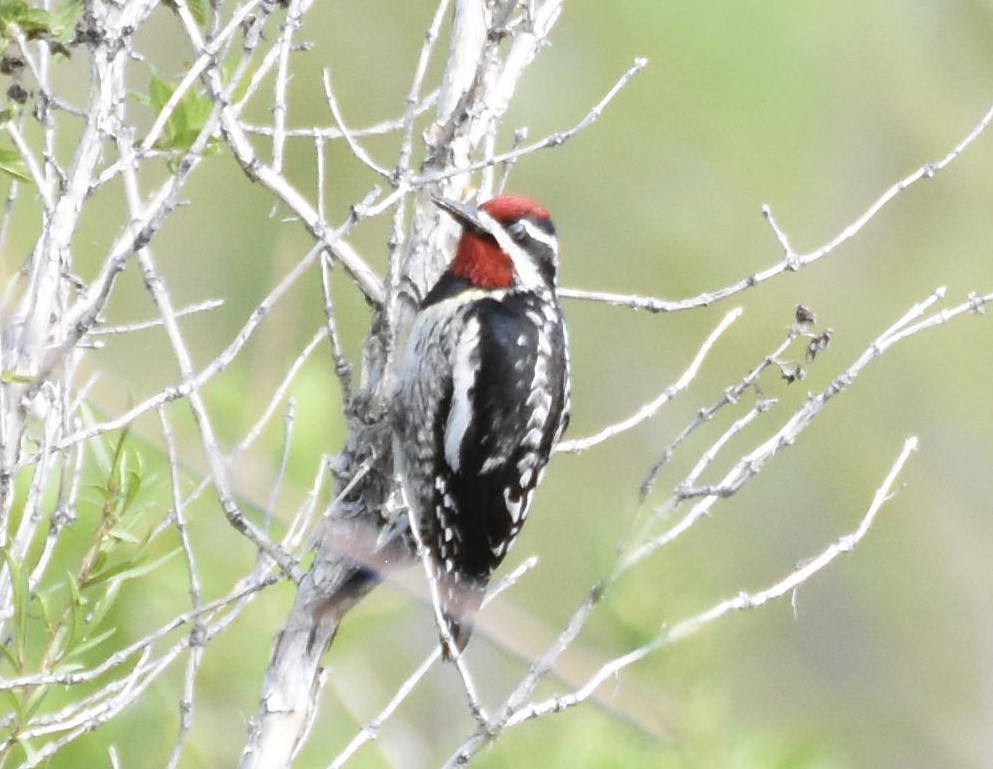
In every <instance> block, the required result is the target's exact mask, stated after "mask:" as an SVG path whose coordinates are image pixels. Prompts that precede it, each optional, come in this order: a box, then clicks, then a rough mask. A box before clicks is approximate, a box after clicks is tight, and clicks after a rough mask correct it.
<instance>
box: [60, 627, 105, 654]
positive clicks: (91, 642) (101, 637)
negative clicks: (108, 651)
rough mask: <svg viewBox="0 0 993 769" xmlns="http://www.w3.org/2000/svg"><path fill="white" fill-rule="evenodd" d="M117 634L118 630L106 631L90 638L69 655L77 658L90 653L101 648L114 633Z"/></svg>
mask: <svg viewBox="0 0 993 769" xmlns="http://www.w3.org/2000/svg"><path fill="white" fill-rule="evenodd" d="M116 632H117V628H114V627H111V628H107V629H106V630H104V631H103V632H102V633H97V634H96V635H93V636H90V637H89V638H87V639H86V640H85V641H83V642H82V643H81V644H79V646H77V647H75V648H74V649H73V650H72V651H71V652H70V653H69V654H70V656H73V657H76V656H79V655H80V654H84V653H85V652H88V651H89V650H90V649H92V648H94V647H95V646H99V645H100V644H102V643H103V642H104V641H106V640H107V639H108V638H110V637H111V636H112V635H114V633H116Z"/></svg>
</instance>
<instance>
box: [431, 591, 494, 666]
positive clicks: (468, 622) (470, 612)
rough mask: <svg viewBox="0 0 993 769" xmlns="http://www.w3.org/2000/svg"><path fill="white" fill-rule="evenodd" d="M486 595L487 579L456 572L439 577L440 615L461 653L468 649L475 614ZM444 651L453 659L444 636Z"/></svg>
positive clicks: (446, 656)
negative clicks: (473, 578)
mask: <svg viewBox="0 0 993 769" xmlns="http://www.w3.org/2000/svg"><path fill="white" fill-rule="evenodd" d="M485 595H486V583H485V582H481V581H476V580H472V579H467V578H466V577H457V576H455V575H454V574H444V575H442V576H440V577H439V579H438V596H439V598H440V600H441V616H442V619H443V620H444V622H445V627H446V628H447V629H448V632H449V633H450V634H451V636H452V641H454V643H455V648H456V649H457V650H458V652H459V654H461V653H462V652H463V651H465V647H466V645H467V644H468V643H469V639H470V638H471V637H472V631H473V627H474V625H475V622H476V614H477V613H478V612H479V607H480V606H481V605H482V603H483V597H484V596H485ZM441 650H442V656H443V657H444V659H446V660H451V659H452V655H451V653H450V651H449V648H448V644H447V643H445V637H444V635H442V637H441Z"/></svg>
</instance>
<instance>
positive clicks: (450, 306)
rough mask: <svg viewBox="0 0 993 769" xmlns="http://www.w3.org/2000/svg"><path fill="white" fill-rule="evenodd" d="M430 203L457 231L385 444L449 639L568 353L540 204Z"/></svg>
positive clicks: (550, 442) (548, 433)
mask: <svg viewBox="0 0 993 769" xmlns="http://www.w3.org/2000/svg"><path fill="white" fill-rule="evenodd" d="M435 202H436V204H437V205H438V206H440V207H441V208H442V209H444V210H445V211H447V212H448V213H449V214H451V215H452V216H453V217H454V218H455V219H456V220H457V221H458V222H459V224H460V225H461V226H462V235H461V238H460V240H459V243H458V247H457V250H456V252H455V258H454V259H453V260H452V262H451V264H449V266H448V268H447V269H446V271H445V272H444V274H443V275H442V276H441V278H439V280H438V282H437V283H435V285H434V286H433V287H432V288H431V290H430V291H429V292H428V294H427V295H426V296H425V297H424V300H423V301H422V302H421V304H420V307H419V308H418V312H417V315H416V316H415V319H414V322H413V326H412V328H411V331H410V336H409V338H408V341H407V346H406V350H405V354H404V357H403V362H402V367H401V371H400V376H399V384H398V390H397V393H396V397H395V400H394V420H395V455H396V457H397V460H398V469H399V473H400V477H401V481H402V484H403V489H404V495H405V497H406V501H407V504H408V506H409V511H410V519H411V523H412V525H413V526H415V527H416V531H417V533H418V535H419V538H420V540H421V542H422V543H423V545H424V547H425V549H426V550H427V552H428V557H429V561H430V565H431V570H432V572H433V577H434V579H435V581H436V584H437V586H438V596H439V602H440V604H441V610H442V614H443V617H444V621H445V623H446V625H447V627H448V629H449V631H450V633H451V635H452V638H453V640H454V642H455V645H456V647H457V648H458V649H459V651H461V650H463V649H464V648H465V646H466V644H467V643H468V641H469V636H470V634H471V632H472V622H473V618H474V616H475V614H476V612H477V611H478V609H479V606H480V604H481V602H482V600H483V596H484V594H485V591H486V586H487V583H488V582H489V580H490V577H491V575H492V574H493V571H494V570H495V569H496V568H497V567H498V566H499V565H500V563H501V561H503V558H504V556H505V555H506V554H507V550H508V549H509V548H510V546H511V545H512V544H513V542H514V540H515V538H516V537H517V535H518V533H519V532H520V529H521V526H522V525H523V523H524V518H525V516H526V515H527V511H528V507H529V506H530V504H531V499H532V496H533V493H534V490H535V488H536V487H537V485H538V483H539V482H540V481H541V478H542V475H543V474H544V470H545V465H546V464H547V463H548V459H549V456H550V454H551V452H552V448H553V447H554V446H555V444H556V442H557V441H558V440H559V438H560V437H561V436H562V433H563V431H564V430H565V428H566V425H567V423H568V421H569V406H570V378H569V352H568V346H567V343H568V340H567V336H566V328H565V324H564V323H563V318H562V310H561V307H560V306H559V299H558V296H557V294H556V268H557V265H558V256H559V253H558V239H557V237H556V235H555V227H554V226H553V225H552V220H551V218H550V217H549V214H548V211H547V210H546V209H545V208H543V207H542V206H540V205H538V204H537V203H535V202H534V201H532V200H529V199H528V198H524V197H517V196H512V195H500V196H499V197H495V198H492V199H491V200H488V201H486V202H485V203H483V204H482V205H481V206H479V207H478V208H474V207H471V206H468V205H464V204H461V203H456V202H454V201H451V200H447V199H442V198H436V199H435ZM446 654H447V649H446Z"/></svg>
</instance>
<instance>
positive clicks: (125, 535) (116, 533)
mask: <svg viewBox="0 0 993 769" xmlns="http://www.w3.org/2000/svg"><path fill="white" fill-rule="evenodd" d="M107 536H108V537H113V538H114V539H116V540H117V541H118V542H130V543H131V544H132V545H137V544H138V543H139V542H141V539H140V538H139V537H136V536H135V535H134V534H132V533H131V532H129V531H128V530H127V529H124V528H122V527H120V526H115V527H114V528H113V529H111V530H110V531H108V532H107Z"/></svg>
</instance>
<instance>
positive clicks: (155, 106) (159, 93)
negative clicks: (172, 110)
mask: <svg viewBox="0 0 993 769" xmlns="http://www.w3.org/2000/svg"><path fill="white" fill-rule="evenodd" d="M174 90H176V89H174V88H173V87H172V86H171V85H169V84H168V83H167V82H166V81H165V80H163V79H162V78H160V77H159V76H158V75H156V74H155V73H154V72H153V73H152V80H151V82H150V83H149V84H148V103H149V105H151V107H152V111H153V112H154V113H155V114H156V115H157V114H159V113H160V112H161V111H162V108H163V107H165V105H166V102H167V101H169V99H170V97H171V96H172V93H173V91H174Z"/></svg>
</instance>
